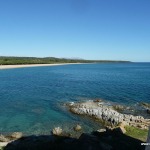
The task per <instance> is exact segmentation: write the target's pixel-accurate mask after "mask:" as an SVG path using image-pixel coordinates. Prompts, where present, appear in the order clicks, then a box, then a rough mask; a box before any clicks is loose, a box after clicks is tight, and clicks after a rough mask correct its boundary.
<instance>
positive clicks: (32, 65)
mask: <svg viewBox="0 0 150 150" xmlns="http://www.w3.org/2000/svg"><path fill="white" fill-rule="evenodd" d="M69 64H82V63H62V64H31V65H0V69H13V68H25V67H42V66H58V65H69Z"/></svg>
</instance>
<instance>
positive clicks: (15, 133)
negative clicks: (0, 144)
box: [10, 132, 23, 139]
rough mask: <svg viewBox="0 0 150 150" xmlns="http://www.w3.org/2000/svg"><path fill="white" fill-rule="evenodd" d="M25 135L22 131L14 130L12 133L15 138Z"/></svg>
mask: <svg viewBox="0 0 150 150" xmlns="http://www.w3.org/2000/svg"><path fill="white" fill-rule="evenodd" d="M22 136H23V134H22V132H14V133H12V134H11V135H10V137H12V138H14V139H19V138H21V137H22Z"/></svg>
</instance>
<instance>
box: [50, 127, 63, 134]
mask: <svg viewBox="0 0 150 150" xmlns="http://www.w3.org/2000/svg"><path fill="white" fill-rule="evenodd" d="M52 133H53V135H61V134H62V129H61V128H60V127H57V128H54V129H53V130H52Z"/></svg>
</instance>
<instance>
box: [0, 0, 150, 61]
mask: <svg viewBox="0 0 150 150" xmlns="http://www.w3.org/2000/svg"><path fill="white" fill-rule="evenodd" d="M0 56H35V57H63V58H83V59H96V60H129V61H143V62H150V0H0Z"/></svg>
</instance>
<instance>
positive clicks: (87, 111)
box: [67, 100, 150, 129]
mask: <svg viewBox="0 0 150 150" xmlns="http://www.w3.org/2000/svg"><path fill="white" fill-rule="evenodd" d="M67 107H68V108H69V111H70V112H72V113H75V114H78V115H86V116H89V117H92V118H95V119H98V120H100V121H101V122H103V123H104V124H107V125H109V126H112V127H114V126H117V125H118V124H119V123H122V122H124V124H126V125H128V126H134V127H138V128H141V129H148V127H149V126H150V119H145V118H144V117H142V116H135V115H131V114H125V113H120V112H119V111H117V109H116V107H114V106H109V105H107V104H106V103H104V102H103V101H101V100H96V101H93V100H90V101H85V102H77V103H74V102H70V103H68V104H67ZM117 108H118V107H117ZM119 108H121V105H120V106H119ZM119 108H118V109H119Z"/></svg>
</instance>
